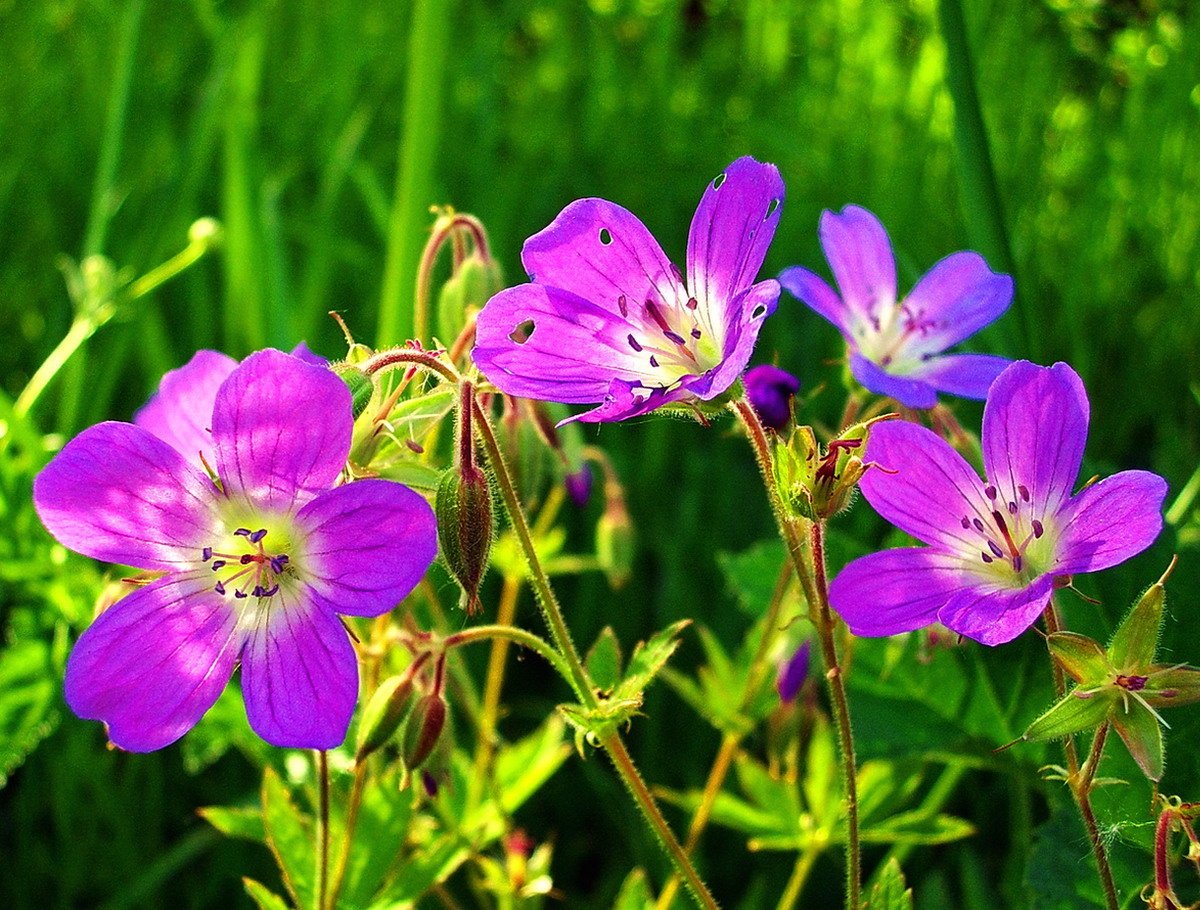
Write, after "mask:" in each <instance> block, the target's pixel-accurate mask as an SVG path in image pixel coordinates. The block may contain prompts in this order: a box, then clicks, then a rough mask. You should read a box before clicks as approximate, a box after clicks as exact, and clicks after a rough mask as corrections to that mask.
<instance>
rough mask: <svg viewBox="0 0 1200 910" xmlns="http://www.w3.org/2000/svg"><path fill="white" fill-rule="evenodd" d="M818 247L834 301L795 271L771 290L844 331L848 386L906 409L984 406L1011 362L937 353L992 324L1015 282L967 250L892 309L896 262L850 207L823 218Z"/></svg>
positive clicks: (876, 231)
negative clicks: (943, 399) (945, 401)
mask: <svg viewBox="0 0 1200 910" xmlns="http://www.w3.org/2000/svg"><path fill="white" fill-rule="evenodd" d="M820 236H821V246H822V248H823V249H824V250H825V258H826V259H828V260H829V267H830V268H831V269H832V271H833V277H834V278H835V279H836V280H837V285H838V290H839V291H840V292H841V293H840V296H839V294H838V293H835V292H834V290H833V289H832V288H831V287H830V286H829V285H828V284H826V282H825V280H824V279H822V278H820V277H819V276H817V275H815V274H814V273H812V272H810V271H809V270H808V269H805V268H801V267H800V266H793V267H791V268H788V269H784V270H783V272H782V274H780V276H779V282H780V284H782V285H783V287H784V288H785V289H786V290H787V291H788V292H789V293H790V294H792V295H793V296H795V297H796V298H798V299H799V300H801V301H802V302H803V303H805V304H807V305H808V306H809V307H810V308H811V309H812V310H814V311H815V312H816V313H817V315H819V316H822V317H824V318H825V319H827V320H828V321H829V322H831V323H833V325H834V326H835V327H836V328H837V330H838V331H839V332H841V333H842V337H843V338H845V339H846V346H847V347H848V348H849V352H850V370H851V372H852V373H853V374H854V378H855V379H857V380H858V381H859V382H860V383H862V384H863V385H864V386H865V387H866V388H868V389H870V390H871V391H872V392H875V393H876V394H878V395H888V396H890V397H892V398H895V399H896V400H897V401H898V402H900V403H901V404H903V405H905V406H907V407H910V408H931V407H933V406H934V405H935V404H937V393H938V392H945V393H947V394H950V395H959V396H961V397H963V398H978V399H983V398H985V397H986V396H987V390H988V386H990V385H991V384H992V380H994V379H995V378H996V377H997V376H998V375H1000V372H1001V371H1002V370H1003V369H1004V368H1005V367H1006V366H1008V364H1009V361H1008V360H1006V359H1004V358H1003V357H994V356H991V355H988V354H945V353H943V352H944V351H945V350H946V349H947V348H950V347H951V346H953V345H956V344H958V343H959V342H960V341H963V340H964V339H966V338H967V337H969V336H971V335H974V334H975V333H976V332H977V331H979V330H980V329H981V328H983V327H984V326H986V325H990V324H991V323H992V322H994V321H995V320H996V319H998V318H999V317H1000V316H1001V315H1002V314H1003V313H1004V311H1005V310H1007V309H1008V306H1009V304H1010V303H1012V296H1013V282H1012V278H1010V277H1009V276H1008V275H998V274H996V273H995V272H993V271H992V270H991V269H989V268H988V266H987V263H986V262H984V260H983V257H982V256H980V255H979V254H978V253H972V252H969V251H964V252H958V253H951V254H950V255H949V256H947V257H946V258H944V259H942V260H941V261H940V262H938V263H937V264H935V265H934V267H933V268H931V269H930V270H929V271H928V272H926V273H925V276H924V277H923V278H921V280H920V281H918V282H917V284H916V286H915V287H914V288H913V289H912V290H911V291H909V293H908V296H907V297H905V298H904V299H903V300H900V301H899V302H897V299H896V261H895V258H894V257H893V255H892V244H891V241H889V240H888V235H887V232H886V231H884V229H883V225H882V224H880V222H879V219H878V218H876V217H875V216H874V215H872V214H871V213H870V212H868V211H867V210H866V209H864V208H860V207H858V206H856V205H848V206H846V207H845V208H844V209H842V211H841V214H835V213H833V212H829V211H826V212H823V213H822V214H821V226H820Z"/></svg>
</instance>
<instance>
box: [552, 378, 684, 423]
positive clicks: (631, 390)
mask: <svg viewBox="0 0 1200 910" xmlns="http://www.w3.org/2000/svg"><path fill="white" fill-rule="evenodd" d="M691 394H692V392H691V386H690V385H689V384H688V383H687V382H686V381H685V382H682V383H680V384H679V385H677V386H675V387H674V388H672V389H669V390H664V389H657V388H656V389H650V388H646V387H644V386H639V385H638V384H636V383H632V382H625V381H623V380H620V379H614V380H613V381H612V383H611V385H610V386H609V390H608V394H607V395H605V396H604V401H603V402H601V404H600V406H599V407H596V408H592V410H590V411H584V412H583V413H582V414H576V415H575V416H573V417H568V418H566V419H565V420H560V421H559V422H558V426H560V427H561V426H563V425H564V424H568V423H575V422H576V421H578V422H579V423H611V422H614V421H618V420H628V419H629V418H630V417H640V416H641V415H643V414H649V413H650V412H651V411H653V410H656V409H657V408H661V407H662V406H663V405H665V404H670V403H671V402H673V401H680V400H682V399H684V398H687V397H689V395H691Z"/></svg>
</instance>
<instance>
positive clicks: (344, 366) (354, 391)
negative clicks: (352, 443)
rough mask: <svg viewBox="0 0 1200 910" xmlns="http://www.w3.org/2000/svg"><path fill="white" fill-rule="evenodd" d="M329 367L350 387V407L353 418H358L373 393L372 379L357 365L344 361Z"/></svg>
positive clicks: (369, 401)
mask: <svg viewBox="0 0 1200 910" xmlns="http://www.w3.org/2000/svg"><path fill="white" fill-rule="evenodd" d="M331 369H332V370H333V372H335V373H337V375H338V376H340V377H341V379H342V382H344V383H346V387H347V388H349V389H350V408H351V411H352V412H353V413H354V419H355V420H358V418H359V417H360V416H361V415H362V413H363V411H365V410H366V409H367V405H369V404H370V403H371V396H372V395H374V394H375V383H374V381H372V379H371V377H370V376H368V375H367V374H366V373H364V372H363V371H362V370H360V369H359V368H358V367H356V366H354V365H353V364H351V363H346V362H344V361H343V362H341V363H335V364H334V365H333V366H332V367H331Z"/></svg>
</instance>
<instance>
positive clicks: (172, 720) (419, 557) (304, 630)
mask: <svg viewBox="0 0 1200 910" xmlns="http://www.w3.org/2000/svg"><path fill="white" fill-rule="evenodd" d="M205 359H208V358H205ZM209 413H210V420H209V421H207V425H208V426H211V430H212V432H211V445H212V452H213V461H212V466H213V467H214V469H215V470H216V473H217V476H218V477H219V484H216V483H214V482H213V481H212V480H211V479H210V478H209V477H207V476H206V475H205V474H204V473H202V472H201V471H200V470H199V468H198V467H197V466H194V464H193V462H192V460H190V459H187V458H185V457H184V456H183V455H182V454H181V453H180V452H178V451H176V450H175V449H174V448H172V447H171V446H170V445H168V444H167V443H166V442H163V441H162V440H161V439H159V438H158V437H156V436H154V435H152V434H151V433H150V432H149V431H147V430H145V429H143V428H141V427H136V426H133V425H131V424H126V423H116V422H109V423H102V424H98V425H97V426H94V427H91V428H90V429H88V430H85V431H84V432H83V433H81V434H80V435H79V436H78V437H76V438H75V439H74V440H72V441H71V442H70V443H68V444H67V445H66V446H65V447H64V448H63V450H62V451H61V452H60V453H59V454H58V455H57V456H56V457H55V458H54V460H53V461H51V462H50V464H49V465H47V466H46V468H45V469H44V470H43V471H42V472H41V474H39V475H38V477H37V479H36V481H35V482H34V490H33V493H34V503H35V505H36V507H37V511H38V514H39V516H40V517H41V519H42V521H43V523H44V524H45V525H46V527H47V528H48V529H49V531H50V533H51V534H53V535H54V536H55V538H57V539H58V540H59V541H60V542H61V543H62V544H63V545H64V546H67V547H69V548H70V549H72V550H76V551H77V552H79V553H83V554H84V555H86V556H91V557H92V558H94V559H99V560H104V561H106V562H115V563H120V564H123V565H130V566H135V567H138V568H141V569H145V570H149V571H151V572H161V573H163V575H162V577H160V578H158V579H157V580H155V581H153V582H151V583H150V584H147V585H145V586H144V587H139V588H137V589H136V590H134V591H133V592H132V593H131V594H129V595H128V596H127V597H125V598H123V599H121V600H120V601H118V602H117V603H116V604H114V605H113V606H112V607H110V608H109V609H108V610H106V611H105V612H104V613H102V614H101V615H100V616H99V618H97V619H96V621H95V622H94V623H93V624H92V625H91V627H90V628H89V629H88V630H87V631H86V632H84V634H83V635H82V636H81V637H80V639H79V641H78V642H77V643H76V645H75V648H74V650H73V651H72V652H71V656H70V659H69V660H68V662H67V673H66V686H65V688H66V699H67V703H68V704H69V705H70V706H71V708H72V710H74V711H75V713H76V714H78V715H79V716H80V717H83V718H86V719H92V720H101V721H104V722H105V723H106V724H108V729H109V737H110V738H111V740H112V741H113V743H115V744H116V745H118V746H120V747H121V748H123V749H127V750H129V751H134V752H145V751H150V750H153V749H159V748H162V747H163V746H166V745H169V744H170V743H172V742H174V741H175V740H176V739H178V738H179V737H180V736H182V735H183V734H184V733H186V732H187V731H188V730H189V729H191V727H192V726H193V725H194V724H195V723H196V722H197V721H198V720H199V719H200V717H201V716H202V715H203V714H204V712H205V711H207V710H208V709H209V708H210V707H211V706H212V704H213V702H215V701H216V699H217V696H218V695H220V693H221V690H222V689H224V688H225V684H226V683H227V682H228V681H229V679H230V676H231V674H232V673H233V669H234V666H235V664H237V663H238V662H239V661H240V664H241V668H242V672H241V679H242V690H243V693H244V696H245V701H246V713H247V716H248V718H249V720H250V725H251V726H252V727H253V728H254V730H255V732H257V733H258V734H259V735H260V736H261V737H262V738H263V739H265V740H266V741H268V742H270V743H273V744H275V745H277V746H291V747H297V748H313V749H327V748H332V747H334V746H336V745H338V744H339V743H341V742H342V740H343V738H344V737H345V734H346V729H347V725H348V724H349V722H350V716H351V714H352V713H353V711H354V705H355V703H356V701H357V692H358V661H357V657H356V655H355V651H354V648H353V646H352V645H351V643H350V639H349V636H348V634H347V632H346V629H345V628H344V627H343V625H342V623H341V621H340V620H339V618H338V617H339V614H344V615H351V616H376V615H379V614H381V613H383V612H386V611H387V610H390V609H391V608H392V607H394V606H395V605H396V604H397V603H398V602H399V601H400V600H401V599H402V598H404V596H405V595H407V594H408V593H409V591H411V590H412V588H413V587H414V586H415V585H416V584H417V582H419V581H420V579H421V577H422V576H423V575H424V573H425V570H426V569H427V568H428V567H429V565H430V563H431V562H432V561H433V557H434V555H435V553H436V549H437V544H436V537H435V531H434V517H433V511H432V509H430V507H429V505H428V504H427V503H426V502H425V500H424V499H423V498H421V496H419V495H418V494H417V493H414V492H413V491H412V490H410V489H408V488H407V487H405V486H402V485H401V484H398V483H393V482H390V481H384V480H363V481H358V482H356V483H351V484H346V485H344V486H334V484H335V483H336V481H337V480H338V478H339V476H340V474H341V472H342V468H343V466H344V465H345V462H346V457H347V455H348V453H349V449H350V437H351V430H352V420H351V416H350V392H349V390H348V389H347V388H346V386H345V384H344V383H343V382H342V380H341V379H339V378H338V377H337V376H336V375H334V374H333V373H332V372H330V371H329V370H327V369H325V368H322V367H317V366H313V365H311V364H307V363H304V362H303V361H301V360H299V359H297V358H296V357H292V356H290V355H287V354H283V353H281V352H279V351H270V350H268V351H261V352H259V353H257V354H254V355H252V356H250V357H249V358H247V359H246V360H245V361H243V362H242V363H241V364H240V365H239V366H236V367H235V368H234V369H233V371H232V372H231V373H230V374H229V375H228V377H227V378H226V379H225V381H224V382H222V383H221V384H220V387H219V389H218V391H217V393H216V396H215V403H214V405H213V407H212V409H211V410H210V412H209Z"/></svg>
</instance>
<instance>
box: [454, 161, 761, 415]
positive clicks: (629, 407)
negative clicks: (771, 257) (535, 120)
mask: <svg viewBox="0 0 1200 910" xmlns="http://www.w3.org/2000/svg"><path fill="white" fill-rule="evenodd" d="M782 204H783V181H782V179H780V176H779V171H778V170H777V169H776V168H775V166H774V165H772V164H760V163H759V162H757V161H755V160H754V159H753V158H739V159H738V160H737V161H735V162H733V163H732V164H731V165H729V167H727V168H726V169H725V172H724V173H723V174H721V175H720V176H718V177H717V179H716V180H714V181H713V182H712V183H711V184H710V185H709V187H708V189H707V190H705V192H704V196H703V198H702V199H701V200H700V205H699V207H698V208H697V209H696V215H695V217H694V218H693V219H692V227H691V231H690V232H689V234H688V247H687V279H686V281H685V279H684V277H683V275H682V274H681V273H680V271H679V269H677V268H676V267H675V266H674V265H673V264H672V262H671V261H670V260H669V259H668V258H667V256H666V254H665V253H663V251H662V249H661V248H660V247H659V245H658V243H657V241H655V239H654V238H653V237H652V236H651V235H650V232H649V231H648V230H646V226H645V225H644V224H642V222H641V221H639V220H638V219H637V218H636V217H635V216H634V215H633V214H631V213H630V212H628V211H626V210H625V209H623V208H621V207H620V206H619V205H615V204H613V203H611V202H607V201H605V200H604V199H580V200H577V201H576V202H572V203H571V204H570V205H568V206H567V207H566V208H565V209H563V210H562V212H561V213H560V214H559V216H558V217H557V218H555V219H554V221H553V222H552V223H551V224H550V226H549V227H547V228H546V229H545V230H543V231H542V232H541V233H539V234H535V235H534V236H532V237H530V238H529V240H527V241H526V242H525V247H524V249H523V250H522V251H521V261H522V263H523V264H524V266H525V270H526V271H527V272H528V273H529V276H530V281H531V283H530V284H522V285H518V286H517V287H514V288H509V289H508V290H505V291H501V292H500V293H499V294H497V295H496V296H495V297H493V298H492V299H491V300H489V301H488V303H487V306H485V307H484V308H483V311H482V312H481V313H480V314H479V318H478V322H477V327H476V346H475V350H474V355H473V356H474V358H475V363H476V364H477V365H478V366H479V369H480V370H482V371H483V374H484V375H485V376H486V377H487V378H488V379H489V380H490V381H491V382H492V383H493V384H494V385H495V386H496V387H497V388H499V389H500V390H501V391H503V392H505V393H507V394H509V395H517V396H521V397H523V398H537V399H544V400H547V401H560V402H565V403H567V404H585V403H595V402H602V404H601V405H600V406H599V407H598V408H595V409H594V410H591V411H588V412H586V413H584V414H581V415H578V416H577V417H574V418H569V419H571V420H583V421H586V422H597V421H609V420H624V419H625V418H627V417H634V416H636V415H638V414H645V413H647V412H649V411H652V410H654V409H655V408H658V407H661V406H662V405H664V404H668V403H671V402H683V401H695V400H697V399H699V400H704V401H708V400H711V399H713V398H716V397H717V396H718V395H720V394H721V393H722V392H724V391H725V390H726V389H728V388H729V386H731V385H732V384H733V383H734V381H735V380H737V378H738V377H739V376H740V375H741V374H742V371H743V370H744V369H745V368H746V364H747V362H748V361H749V360H750V354H751V352H752V351H753V350H754V342H755V341H756V340H757V338H758V330H759V328H760V327H761V326H762V321H763V320H764V319H765V318H766V317H767V316H768V315H770V314H771V313H772V312H774V310H775V304H776V303H777V302H778V300H779V282H777V281H775V280H773V279H771V280H767V281H761V282H758V283H757V284H756V283H754V279H755V277H756V276H757V275H758V270H759V269H760V268H761V267H762V263H763V258H764V257H765V256H766V254H767V247H768V246H770V244H771V238H772V237H773V236H774V234H775V226H776V225H777V224H778V223H779V215H780V209H781V207H782Z"/></svg>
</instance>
